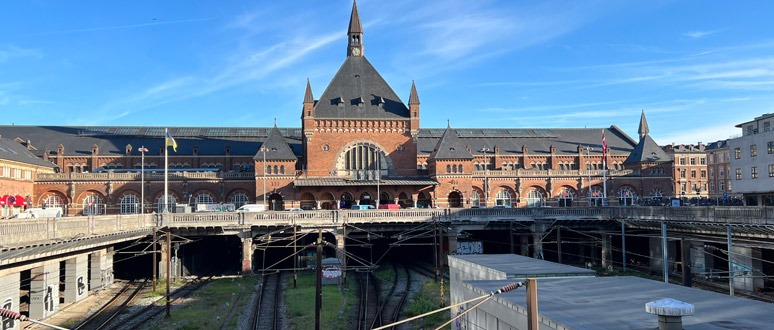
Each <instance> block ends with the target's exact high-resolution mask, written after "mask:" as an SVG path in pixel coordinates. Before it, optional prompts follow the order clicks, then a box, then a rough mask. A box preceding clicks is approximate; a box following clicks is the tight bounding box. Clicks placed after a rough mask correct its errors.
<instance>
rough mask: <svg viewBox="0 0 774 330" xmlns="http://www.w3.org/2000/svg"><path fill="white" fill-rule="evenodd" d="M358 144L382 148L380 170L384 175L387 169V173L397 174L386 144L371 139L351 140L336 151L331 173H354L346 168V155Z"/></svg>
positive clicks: (349, 174)
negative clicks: (385, 146)
mask: <svg viewBox="0 0 774 330" xmlns="http://www.w3.org/2000/svg"><path fill="white" fill-rule="evenodd" d="M356 146H366V147H368V148H376V149H379V150H381V152H380V153H379V155H380V157H379V158H380V162H379V169H380V171H379V172H381V173H382V176H384V175H385V171H386V175H396V172H395V166H394V165H393V161H392V158H391V157H390V154H389V153H387V152H386V150H387V149H385V148H384V146H382V145H380V144H379V143H377V142H374V141H371V140H355V141H350V142H349V143H347V144H346V145H344V146H343V147H341V149H339V151H337V152H336V157H335V158H334V161H333V168H331V170H330V173H331V174H332V175H335V176H351V175H352V174H351V173H349V172H348V171H347V170H346V166H345V165H346V163H345V161H346V160H345V155H346V153H347V151H349V150H350V149H352V148H354V147H356Z"/></svg>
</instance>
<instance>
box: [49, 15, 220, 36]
mask: <svg viewBox="0 0 774 330" xmlns="http://www.w3.org/2000/svg"><path fill="white" fill-rule="evenodd" d="M214 19H216V17H202V18H191V19H180V20H170V21H157V20H156V19H155V18H154V19H153V21H151V22H148V23H137V24H125V25H108V26H96V27H88V28H80V29H70V30H61V31H50V32H43V33H39V34H36V35H54V34H66V33H78V32H100V31H112V30H126V29H138V28H145V27H151V26H161V25H172V24H185V23H197V22H206V21H211V20H214Z"/></svg>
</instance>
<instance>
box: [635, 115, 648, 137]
mask: <svg viewBox="0 0 774 330" xmlns="http://www.w3.org/2000/svg"><path fill="white" fill-rule="evenodd" d="M637 133H639V134H640V139H642V138H643V137H645V136H646V135H648V133H650V129H649V128H648V121H647V120H646V119H645V110H644V109H643V110H642V116H640V129H638V130H637Z"/></svg>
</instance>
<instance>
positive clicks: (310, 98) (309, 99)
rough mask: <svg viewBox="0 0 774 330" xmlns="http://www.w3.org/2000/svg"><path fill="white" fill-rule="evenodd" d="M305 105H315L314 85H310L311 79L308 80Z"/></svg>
mask: <svg viewBox="0 0 774 330" xmlns="http://www.w3.org/2000/svg"><path fill="white" fill-rule="evenodd" d="M304 103H314V96H313V95H312V85H310V84H309V78H306V93H304Z"/></svg>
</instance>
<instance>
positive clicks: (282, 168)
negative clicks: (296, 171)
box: [280, 165, 285, 174]
mask: <svg viewBox="0 0 774 330" xmlns="http://www.w3.org/2000/svg"><path fill="white" fill-rule="evenodd" d="M280 174H285V165H282V166H280Z"/></svg>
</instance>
